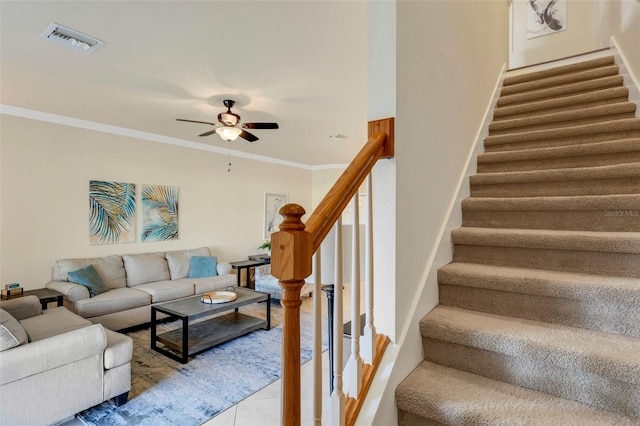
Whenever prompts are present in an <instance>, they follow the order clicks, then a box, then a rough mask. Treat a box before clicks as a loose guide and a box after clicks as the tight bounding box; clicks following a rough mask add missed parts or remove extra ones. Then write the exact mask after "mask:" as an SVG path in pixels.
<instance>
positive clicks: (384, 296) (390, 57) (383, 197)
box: [368, 0, 397, 342]
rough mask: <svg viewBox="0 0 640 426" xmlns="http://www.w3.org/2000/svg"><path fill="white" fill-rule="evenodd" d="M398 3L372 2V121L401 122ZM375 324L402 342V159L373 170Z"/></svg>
mask: <svg viewBox="0 0 640 426" xmlns="http://www.w3.org/2000/svg"><path fill="white" fill-rule="evenodd" d="M396 21H397V19H396V2H395V0H392V1H370V2H369V74H368V79H369V120H377V119H381V118H388V117H395V116H396ZM372 178H373V200H374V204H375V215H374V218H373V229H374V234H373V253H374V257H375V259H379V260H381V259H383V260H384V261H378V262H376V264H375V268H374V277H373V282H374V286H375V292H374V306H375V311H374V320H375V326H376V330H377V332H378V333H382V334H385V335H386V336H388V337H389V339H391V341H392V342H395V340H396V327H395V318H396V159H395V158H391V159H385V160H380V161H378V163H377V164H376V165H375V167H374V168H373V172H372Z"/></svg>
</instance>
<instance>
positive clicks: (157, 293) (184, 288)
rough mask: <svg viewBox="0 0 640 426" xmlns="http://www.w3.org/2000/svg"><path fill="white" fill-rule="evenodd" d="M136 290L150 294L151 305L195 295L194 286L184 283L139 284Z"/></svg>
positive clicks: (158, 282)
mask: <svg viewBox="0 0 640 426" xmlns="http://www.w3.org/2000/svg"><path fill="white" fill-rule="evenodd" d="M135 289H136V290H140V291H144V292H146V293H149V294H150V295H151V303H160V302H166V301H168V300H174V299H180V298H182V297H187V296H193V294H194V293H193V292H194V289H193V284H191V283H186V282H183V281H156V282H152V283H146V284H139V285H137V286H136V288H135Z"/></svg>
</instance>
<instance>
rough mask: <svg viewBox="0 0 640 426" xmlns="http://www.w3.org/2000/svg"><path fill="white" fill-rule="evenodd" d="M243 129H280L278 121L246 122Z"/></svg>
mask: <svg viewBox="0 0 640 426" xmlns="http://www.w3.org/2000/svg"><path fill="white" fill-rule="evenodd" d="M240 127H242V128H243V129H278V123H244V124H243V125H242V126H240Z"/></svg>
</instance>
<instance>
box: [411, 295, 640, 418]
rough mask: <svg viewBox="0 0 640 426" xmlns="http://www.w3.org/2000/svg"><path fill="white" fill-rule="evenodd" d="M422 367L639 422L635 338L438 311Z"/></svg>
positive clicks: (639, 341) (430, 320)
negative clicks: (452, 371) (440, 368)
mask: <svg viewBox="0 0 640 426" xmlns="http://www.w3.org/2000/svg"><path fill="white" fill-rule="evenodd" d="M420 332H421V333H422V336H423V352H424V359H425V361H429V362H433V363H436V364H440V365H444V366H445V367H450V368H456V369H459V370H462V371H466V372H469V373H473V374H479V375H482V376H484V377H488V378H490V379H494V380H500V381H503V382H506V383H511V384H514V385H517V386H522V387H525V388H527V389H531V390H536V391H540V392H545V393H548V394H550V395H553V396H557V397H560V398H566V399H569V400H572V401H576V402H580V403H583V404H589V405H591V406H593V407H596V408H600V409H603V410H609V411H613V412H615V413H618V414H621V415H624V416H632V417H637V418H640V338H637V337H630V336H620V335H613V334H608V333H602V332H599V331H593V330H587V329H583V328H577V327H570V326H565V325H558V324H550V323H546V322H539V321H531V320H525V319H519V318H512V317H505V316H500V315H493V314H488V313H484V312H474V311H469V310H465V309H458V308H451V307H446V306H438V307H436V308H435V309H433V310H432V311H431V312H429V314H427V315H426V316H425V317H423V318H422V319H421V320H420Z"/></svg>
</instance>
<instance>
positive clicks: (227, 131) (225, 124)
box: [176, 99, 278, 142]
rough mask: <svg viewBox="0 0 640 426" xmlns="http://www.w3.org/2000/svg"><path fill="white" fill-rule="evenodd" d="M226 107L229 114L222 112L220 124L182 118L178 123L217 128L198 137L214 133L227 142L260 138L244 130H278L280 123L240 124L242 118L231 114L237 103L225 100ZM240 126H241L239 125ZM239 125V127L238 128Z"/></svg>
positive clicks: (253, 140)
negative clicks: (207, 125)
mask: <svg viewBox="0 0 640 426" xmlns="http://www.w3.org/2000/svg"><path fill="white" fill-rule="evenodd" d="M222 103H223V104H224V106H226V107H227V112H222V113H220V114H218V121H219V122H220V124H222V125H220V124H218V123H209V122H208V121H196V120H185V119H182V118H176V120H177V121H186V122H188V123H201V124H210V125H212V126H215V129H213V130H209V131H208V132H204V133H203V134H201V135H198V136H209V135H212V134H214V133H217V134H218V135H219V136H220V137H221V138H222V139H223V140H225V141H227V142H231V141H234V140H236V139H238V136H239V137H241V138H242V139H246V140H248V141H249V142H255V141H257V140H258V137H257V136H256V135H254V134H252V133H249V132H247V131H245V130H244V129H277V128H278V123H243V124H240V116H239V115H238V114H234V113H233V112H231V108H232V107H233V105H234V104H235V103H236V101H233V100H231V99H225V100H224V101H223V102H222ZM239 124H240V125H239ZM238 125H239V126H238Z"/></svg>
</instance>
